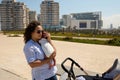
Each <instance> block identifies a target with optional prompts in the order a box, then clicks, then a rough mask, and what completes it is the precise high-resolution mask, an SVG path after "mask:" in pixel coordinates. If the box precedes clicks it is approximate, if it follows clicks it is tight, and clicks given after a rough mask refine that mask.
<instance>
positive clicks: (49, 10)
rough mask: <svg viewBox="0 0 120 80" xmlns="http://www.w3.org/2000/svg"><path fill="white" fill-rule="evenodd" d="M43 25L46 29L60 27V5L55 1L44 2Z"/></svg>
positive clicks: (47, 0) (42, 4) (45, 0)
mask: <svg viewBox="0 0 120 80" xmlns="http://www.w3.org/2000/svg"><path fill="white" fill-rule="evenodd" d="M40 7H41V17H40V18H41V20H40V21H41V23H42V26H43V27H44V28H54V27H57V26H59V3H57V2H54V1H53V0H44V1H42V3H41V5H40Z"/></svg>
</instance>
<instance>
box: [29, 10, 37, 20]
mask: <svg viewBox="0 0 120 80" xmlns="http://www.w3.org/2000/svg"><path fill="white" fill-rule="evenodd" d="M35 20H37V14H36V11H29V22H31V21H35Z"/></svg>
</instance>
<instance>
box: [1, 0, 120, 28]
mask: <svg viewBox="0 0 120 80" xmlns="http://www.w3.org/2000/svg"><path fill="white" fill-rule="evenodd" d="M0 1H1V0H0ZM16 1H17V2H24V3H25V5H27V7H28V8H29V9H30V10H35V11H36V12H37V14H40V4H41V2H42V1H43V0H16ZM54 1H55V2H58V3H59V7H60V18H61V16H62V15H64V14H71V13H83V12H95V11H101V12H102V20H103V28H110V25H111V24H113V27H114V28H117V27H118V26H120V0H54Z"/></svg>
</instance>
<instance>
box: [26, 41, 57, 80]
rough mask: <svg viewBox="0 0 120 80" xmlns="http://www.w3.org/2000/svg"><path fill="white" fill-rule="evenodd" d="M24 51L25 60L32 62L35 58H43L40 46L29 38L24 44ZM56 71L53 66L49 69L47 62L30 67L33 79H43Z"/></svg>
mask: <svg viewBox="0 0 120 80" xmlns="http://www.w3.org/2000/svg"><path fill="white" fill-rule="evenodd" d="M24 53H25V57H26V59H27V62H28V63H30V62H34V61H35V60H38V59H39V60H44V58H45V56H44V52H43V50H42V48H41V46H40V45H39V44H38V43H37V42H35V41H33V40H29V41H28V42H27V43H26V44H25V46H24ZM56 72H57V67H56V66H54V67H52V68H51V69H49V64H44V65H42V66H39V67H35V68H32V78H33V80H45V79H47V78H50V77H52V76H54V75H55V73H56Z"/></svg>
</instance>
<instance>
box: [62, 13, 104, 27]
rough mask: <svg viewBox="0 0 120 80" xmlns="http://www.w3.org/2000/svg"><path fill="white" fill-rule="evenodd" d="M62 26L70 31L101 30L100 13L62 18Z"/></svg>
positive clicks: (73, 14) (71, 15)
mask: <svg viewBox="0 0 120 80" xmlns="http://www.w3.org/2000/svg"><path fill="white" fill-rule="evenodd" d="M62 20H63V25H64V26H66V27H67V28H68V27H70V28H71V29H101V27H102V20H101V12H86V13H72V14H70V15H63V16H62Z"/></svg>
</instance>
